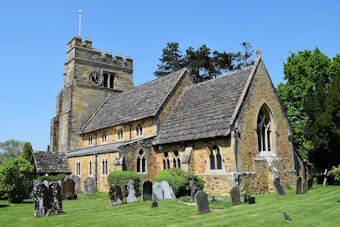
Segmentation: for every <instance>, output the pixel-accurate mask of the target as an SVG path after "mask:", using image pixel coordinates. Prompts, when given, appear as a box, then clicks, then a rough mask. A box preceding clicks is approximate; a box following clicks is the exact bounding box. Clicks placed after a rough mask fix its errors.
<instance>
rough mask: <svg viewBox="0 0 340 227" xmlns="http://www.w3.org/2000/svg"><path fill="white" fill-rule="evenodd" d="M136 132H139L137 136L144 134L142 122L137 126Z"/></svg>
mask: <svg viewBox="0 0 340 227" xmlns="http://www.w3.org/2000/svg"><path fill="white" fill-rule="evenodd" d="M136 133H137V136H141V135H143V127H142V125H141V124H139V125H138V126H137V128H136Z"/></svg>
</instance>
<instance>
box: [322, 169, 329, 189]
mask: <svg viewBox="0 0 340 227" xmlns="http://www.w3.org/2000/svg"><path fill="white" fill-rule="evenodd" d="M322 185H323V186H324V187H325V186H327V185H328V181H327V169H325V172H324V178H323V183H322Z"/></svg>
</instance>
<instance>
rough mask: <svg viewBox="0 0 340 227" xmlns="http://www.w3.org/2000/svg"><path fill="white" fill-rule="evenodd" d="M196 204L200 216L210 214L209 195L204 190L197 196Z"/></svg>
mask: <svg viewBox="0 0 340 227" xmlns="http://www.w3.org/2000/svg"><path fill="white" fill-rule="evenodd" d="M195 202H196V207H197V212H198V214H204V213H208V212H210V208H209V203H208V195H207V193H205V192H204V191H202V190H199V191H198V192H197V193H196V194H195Z"/></svg>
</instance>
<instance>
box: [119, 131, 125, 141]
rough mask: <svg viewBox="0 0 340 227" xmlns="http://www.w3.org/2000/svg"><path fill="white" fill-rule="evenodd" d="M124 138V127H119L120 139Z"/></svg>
mask: <svg viewBox="0 0 340 227" xmlns="http://www.w3.org/2000/svg"><path fill="white" fill-rule="evenodd" d="M123 138H124V134H123V129H121V128H120V129H118V139H119V140H122V139H123Z"/></svg>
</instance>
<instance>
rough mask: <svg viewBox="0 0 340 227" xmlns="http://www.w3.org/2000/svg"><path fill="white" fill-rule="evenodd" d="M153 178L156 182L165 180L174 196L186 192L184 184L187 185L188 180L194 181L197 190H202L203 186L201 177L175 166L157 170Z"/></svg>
mask: <svg viewBox="0 0 340 227" xmlns="http://www.w3.org/2000/svg"><path fill="white" fill-rule="evenodd" d="M155 180H156V181H157V182H161V181H163V180H164V181H167V182H168V183H169V185H170V186H171V187H172V190H173V191H174V193H175V195H176V197H178V196H183V195H186V194H188V191H187V190H186V186H187V185H189V181H190V180H194V181H195V184H196V185H197V187H198V189H199V190H203V188H204V181H203V180H202V178H200V177H199V176H197V175H195V174H192V173H189V172H185V171H183V170H181V169H176V168H174V169H166V170H162V171H159V172H158V173H157V174H156V176H155Z"/></svg>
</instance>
